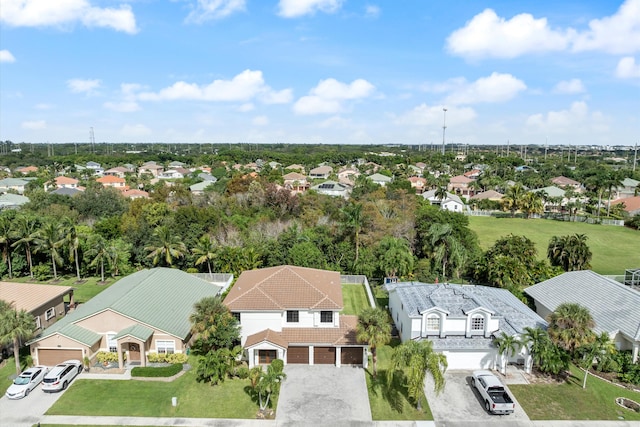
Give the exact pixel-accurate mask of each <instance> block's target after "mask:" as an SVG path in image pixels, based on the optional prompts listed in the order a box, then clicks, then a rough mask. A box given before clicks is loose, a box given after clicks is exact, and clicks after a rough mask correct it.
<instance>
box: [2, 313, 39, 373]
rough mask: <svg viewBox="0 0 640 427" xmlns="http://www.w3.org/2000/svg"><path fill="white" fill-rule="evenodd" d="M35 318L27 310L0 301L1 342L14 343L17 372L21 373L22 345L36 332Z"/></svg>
mask: <svg viewBox="0 0 640 427" xmlns="http://www.w3.org/2000/svg"><path fill="white" fill-rule="evenodd" d="M35 325H36V323H35V318H34V317H33V316H32V315H31V313H29V312H27V311H26V310H24V309H23V310H18V309H16V308H14V307H12V306H11V304H8V303H6V302H4V301H0V343H2V344H13V357H14V359H15V362H16V374H17V375H20V372H21V369H20V346H21V344H22V342H23V341H24V340H28V339H29V338H31V337H32V336H33V335H34V332H35Z"/></svg>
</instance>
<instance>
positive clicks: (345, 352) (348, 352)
mask: <svg viewBox="0 0 640 427" xmlns="http://www.w3.org/2000/svg"><path fill="white" fill-rule="evenodd" d="M362 353H363V351H362V347H342V348H341V349H340V359H341V360H340V363H342V364H343V365H362Z"/></svg>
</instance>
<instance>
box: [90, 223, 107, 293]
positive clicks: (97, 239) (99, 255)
mask: <svg viewBox="0 0 640 427" xmlns="http://www.w3.org/2000/svg"><path fill="white" fill-rule="evenodd" d="M89 248H90V249H89V251H88V252H87V255H88V256H89V257H90V258H93V259H92V260H91V263H90V264H89V267H96V268H97V266H98V265H100V280H101V281H102V282H104V262H105V261H107V262H109V261H110V260H111V252H110V249H109V242H107V239H105V238H104V237H102V236H101V235H100V234H93V235H91V236H90V237H89Z"/></svg>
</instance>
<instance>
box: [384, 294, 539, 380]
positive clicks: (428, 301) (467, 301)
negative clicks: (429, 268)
mask: <svg viewBox="0 0 640 427" xmlns="http://www.w3.org/2000/svg"><path fill="white" fill-rule="evenodd" d="M386 286H387V290H388V291H389V312H390V314H391V317H392V318H393V322H394V323H395V325H396V328H397V329H398V333H399V335H400V338H401V340H402V341H408V340H430V341H431V342H432V343H433V349H434V350H435V351H437V352H441V353H443V354H444V355H446V356H447V363H448V369H489V368H496V367H497V366H498V365H500V364H501V361H502V360H501V359H502V358H501V355H499V354H498V350H497V348H496V347H495V345H494V343H493V337H495V336H501V333H502V332H504V333H505V334H507V335H510V336H516V337H520V336H521V335H522V334H523V332H524V328H526V327H532V328H536V327H543V328H545V327H546V325H547V324H546V322H545V321H544V319H542V318H541V317H540V316H538V315H537V314H536V313H535V312H534V311H532V310H531V309H530V308H529V307H527V306H526V305H525V304H523V303H522V301H520V300H519V299H518V298H516V297H515V296H514V295H513V294H512V293H511V292H509V291H508V290H506V289H500V288H491V287H487V286H470V285H454V284H442V283H441V284H426V283H419V282H402V283H388V284H387V285H386ZM508 362H520V363H522V364H525V368H526V369H530V367H531V360H530V358H529V354H528V350H527V348H526V346H522V347H521V348H520V349H519V351H518V352H517V354H516V355H514V356H513V357H507V358H506V360H505V361H504V363H508Z"/></svg>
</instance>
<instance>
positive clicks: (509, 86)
mask: <svg viewBox="0 0 640 427" xmlns="http://www.w3.org/2000/svg"><path fill="white" fill-rule="evenodd" d="M526 88H527V85H526V84H524V82H523V81H522V80H520V79H517V78H515V77H514V76H512V75H511V74H501V73H496V72H494V73H492V74H491V75H490V76H488V77H481V78H479V79H478V80H476V81H474V82H471V83H469V82H467V81H466V80H465V79H464V78H458V79H453V80H450V81H449V82H447V83H445V84H444V85H443V87H442V89H443V90H445V91H446V92H450V93H449V95H448V96H447V97H446V98H445V100H444V103H445V104H447V105H459V104H477V103H484V102H486V103H496V102H506V101H509V100H510V99H512V98H514V97H515V96H516V95H517V94H518V92H521V91H523V90H525V89H526ZM446 89H448V90H446Z"/></svg>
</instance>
